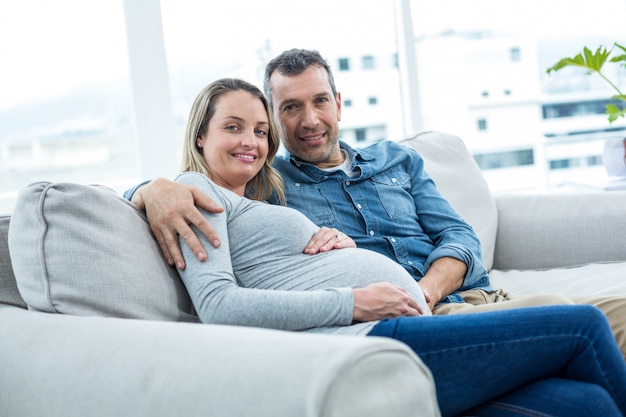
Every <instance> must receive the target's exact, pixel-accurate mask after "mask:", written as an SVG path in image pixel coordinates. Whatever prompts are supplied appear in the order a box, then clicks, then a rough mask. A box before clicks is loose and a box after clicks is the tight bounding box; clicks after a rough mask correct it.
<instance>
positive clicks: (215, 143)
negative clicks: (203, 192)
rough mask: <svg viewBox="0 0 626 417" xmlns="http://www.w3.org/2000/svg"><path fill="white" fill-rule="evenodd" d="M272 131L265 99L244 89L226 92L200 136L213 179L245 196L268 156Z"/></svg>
mask: <svg viewBox="0 0 626 417" xmlns="http://www.w3.org/2000/svg"><path fill="white" fill-rule="evenodd" d="M268 133H269V119H268V116H267V113H266V112H265V108H264V107H263V103H262V102H261V100H259V99H258V98H257V97H254V96H253V95H252V94H250V93H248V92H247V91H242V90H238V91H231V92H228V93H226V94H224V95H222V96H221V97H220V98H219V99H218V101H217V103H216V108H215V114H214V115H213V117H212V118H211V120H209V128H208V130H207V132H206V133H205V134H204V135H202V136H200V137H199V138H198V139H196V140H197V143H198V145H199V146H201V147H202V149H203V155H204V160H205V161H206V163H207V166H208V167H209V170H210V172H211V179H212V180H213V182H215V183H216V184H218V185H220V186H222V187H224V188H226V189H228V190H231V191H233V192H235V193H237V194H238V195H240V196H243V194H244V191H245V188H246V184H247V183H248V182H249V181H250V180H251V179H252V178H254V176H255V175H256V174H257V173H258V172H259V171H260V170H261V169H262V168H263V164H264V163H265V160H266V159H267V152H268V147H269V144H268Z"/></svg>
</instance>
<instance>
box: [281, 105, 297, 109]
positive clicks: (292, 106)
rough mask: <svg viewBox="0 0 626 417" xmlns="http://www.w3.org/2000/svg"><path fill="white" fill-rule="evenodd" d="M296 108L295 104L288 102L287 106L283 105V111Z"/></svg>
mask: <svg viewBox="0 0 626 417" xmlns="http://www.w3.org/2000/svg"><path fill="white" fill-rule="evenodd" d="M295 108H296V105H295V104H290V105H288V106H285V107H283V111H291V110H293V109H295Z"/></svg>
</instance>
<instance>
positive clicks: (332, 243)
mask: <svg viewBox="0 0 626 417" xmlns="http://www.w3.org/2000/svg"><path fill="white" fill-rule="evenodd" d="M343 248H356V243H354V240H352V238H351V237H350V236H348V235H346V234H345V233H342V232H340V231H339V230H337V229H334V228H333V229H330V228H328V227H321V228H320V229H319V230H318V231H317V232H316V233H315V234H314V235H313V237H312V238H311V240H309V243H307V245H306V247H305V248H304V251H303V252H304V253H307V254H309V255H315V254H316V253H320V252H328V251H330V250H333V249H343Z"/></svg>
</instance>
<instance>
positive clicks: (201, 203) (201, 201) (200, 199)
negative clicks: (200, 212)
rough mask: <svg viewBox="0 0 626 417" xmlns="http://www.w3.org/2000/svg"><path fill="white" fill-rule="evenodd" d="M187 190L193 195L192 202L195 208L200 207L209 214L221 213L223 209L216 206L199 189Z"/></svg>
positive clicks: (191, 188)
mask: <svg viewBox="0 0 626 417" xmlns="http://www.w3.org/2000/svg"><path fill="white" fill-rule="evenodd" d="M189 190H190V191H191V194H193V201H194V203H195V205H196V206H198V207H202V208H203V209H205V210H206V211H208V212H209V213H221V212H223V211H224V207H222V206H220V205H218V204H216V203H215V202H214V201H213V200H211V198H210V197H209V196H208V195H206V194H205V193H203V192H202V191H201V190H200V189H199V188H197V187H193V186H190V187H189Z"/></svg>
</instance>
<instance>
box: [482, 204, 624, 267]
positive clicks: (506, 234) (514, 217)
mask: <svg viewBox="0 0 626 417" xmlns="http://www.w3.org/2000/svg"><path fill="white" fill-rule="evenodd" d="M496 205H497V207H498V233H497V237H496V249H495V255H494V265H493V267H494V269H499V270H510V269H541V268H556V267H569V266H575V265H583V264H588V263H593V262H614V261H622V262H623V261H626V236H625V235H624V230H626V215H625V208H626V192H603V193H591V192H590V193H571V194H570V193H554V194H536V195H535V194H533V195H528V194H500V195H497V196H496Z"/></svg>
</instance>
